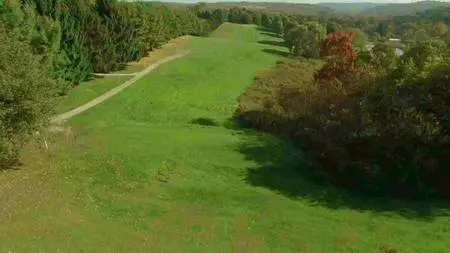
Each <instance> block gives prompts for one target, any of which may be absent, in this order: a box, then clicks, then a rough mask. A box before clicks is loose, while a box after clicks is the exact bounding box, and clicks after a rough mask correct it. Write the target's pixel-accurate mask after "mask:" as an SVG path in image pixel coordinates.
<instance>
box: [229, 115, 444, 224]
mask: <svg viewBox="0 0 450 253" xmlns="http://www.w3.org/2000/svg"><path fill="white" fill-rule="evenodd" d="M241 123H242V122H240V121H239V120H237V119H231V120H229V121H228V122H227V123H226V124H225V125H224V126H225V127H228V128H229V129H233V130H236V131H239V135H240V136H241V143H240V146H239V147H238V148H237V150H238V151H239V152H241V153H242V154H243V155H245V157H246V159H248V160H250V161H252V162H254V163H256V164H257V166H254V167H251V168H248V170H247V176H246V182H247V183H248V184H250V185H253V186H258V187H265V188H267V189H270V190H271V191H274V192H277V193H279V194H281V195H284V196H287V197H289V198H291V199H303V200H306V201H307V203H309V205H311V206H324V207H327V208H330V209H336V210H337V209H353V210H357V211H362V212H367V211H369V212H373V213H375V214H379V215H385V216H401V217H404V218H408V219H417V220H433V219H435V218H436V217H438V216H448V215H449V214H450V212H449V211H450V203H448V202H446V201H444V200H439V199H427V200H420V201H419V200H406V199H398V198H397V199H396V198H385V197H372V196H367V195H362V194H358V193H354V192H349V191H346V190H344V189H342V188H338V187H335V186H333V185H330V184H328V183H326V180H324V178H325V177H324V176H323V175H321V174H320V173H318V172H316V171H314V170H312V167H311V165H310V163H309V162H308V159H307V158H306V157H305V156H304V155H303V153H302V152H301V151H300V150H299V149H297V148H296V147H295V146H294V145H293V144H292V143H290V142H289V141H286V140H281V139H280V138H278V137H275V136H273V135H270V134H266V133H262V132H259V131H256V130H252V129H250V128H249V126H248V125H247V126H246V125H241Z"/></svg>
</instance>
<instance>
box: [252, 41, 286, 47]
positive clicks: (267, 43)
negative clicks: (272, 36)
mask: <svg viewBox="0 0 450 253" xmlns="http://www.w3.org/2000/svg"><path fill="white" fill-rule="evenodd" d="M258 43H259V44H263V45H271V46H278V47H286V43H285V42H284V41H275V40H261V41H258Z"/></svg>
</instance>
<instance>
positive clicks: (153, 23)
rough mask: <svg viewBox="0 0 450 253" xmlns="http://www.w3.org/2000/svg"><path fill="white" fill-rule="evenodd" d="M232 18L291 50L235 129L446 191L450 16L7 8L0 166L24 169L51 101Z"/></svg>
mask: <svg viewBox="0 0 450 253" xmlns="http://www.w3.org/2000/svg"><path fill="white" fill-rule="evenodd" d="M321 8H323V7H321ZM224 22H232V23H238V24H254V25H256V26H259V27H260V29H261V30H264V31H265V32H266V33H268V34H271V35H273V36H274V37H279V38H283V40H284V42H283V46H285V47H287V48H288V49H289V51H290V59H286V60H284V61H281V62H280V63H279V64H278V65H277V66H276V67H275V68H274V69H272V70H270V71H268V72H267V73H264V74H262V75H261V76H258V77H257V78H256V80H255V82H254V84H253V85H252V86H250V87H249V88H248V90H247V91H246V92H245V93H244V94H243V95H242V96H241V97H240V98H239V108H238V109H237V111H236V117H237V119H238V120H239V122H241V123H242V124H244V123H245V125H247V126H252V127H255V128H258V129H261V130H264V131H268V132H271V133H274V134H278V135H281V136H283V137H285V138H289V139H291V140H293V141H294V142H295V143H296V144H297V145H298V146H299V147H301V148H302V149H303V150H304V151H305V152H306V153H307V154H308V155H309V157H310V158H311V160H312V162H313V163H314V164H315V167H316V168H317V171H319V172H320V175H322V177H324V178H326V179H327V180H328V181H330V182H333V183H335V184H339V185H342V186H344V187H347V188H350V189H357V190H362V191H366V192H371V193H376V194H395V195H402V196H423V195H429V194H433V195H440V196H446V197H449V196H450V171H449V170H448V168H449V165H450V164H449V162H448V159H446V157H447V156H448V155H450V139H449V138H450V136H449V130H450V124H449V120H450V115H449V113H448V108H449V106H450V105H449V104H448V103H449V102H448V101H450V93H449V87H448V84H449V80H448V78H449V75H450V73H449V70H450V68H449V67H450V66H448V62H449V61H448V60H449V56H450V55H449V45H450V33H449V32H448V26H449V25H450V8H438V9H429V10H425V11H422V12H417V13H415V14H408V15H404V16H395V17H385V16H361V15H358V16H355V15H341V14H340V15H334V14H333V15H317V13H316V14H311V13H308V14H305V13H290V14H287V13H285V14H283V13H280V12H272V11H264V10H258V9H254V8H244V7H236V6H230V7H214V6H210V5H208V4H204V3H203V4H196V5H164V4H160V3H125V2H119V1H108V0H77V1H69V0H59V1H55V0H5V1H2V2H1V3H0V47H1V50H0V55H1V58H2V59H6V60H2V61H1V62H0V77H1V79H0V88H1V89H0V106H1V107H0V166H2V167H3V166H10V165H11V164H14V163H16V162H17V159H18V154H19V150H20V147H21V146H22V144H23V143H24V142H25V140H26V137H27V136H29V135H30V134H31V133H33V132H34V131H37V130H39V128H40V127H41V126H43V125H45V123H46V121H47V120H48V117H49V116H50V115H51V114H52V108H53V104H54V98H56V97H57V96H59V95H61V94H64V93H66V92H67V91H68V90H69V89H70V88H71V87H74V86H76V85H77V84H79V83H80V82H81V81H83V80H86V79H88V78H89V77H90V76H91V74H92V73H93V72H110V71H115V70H119V69H121V68H123V66H124V65H125V64H126V63H127V62H129V61H136V60H139V59H140V58H142V57H144V56H146V54H147V53H148V52H150V51H152V50H154V49H156V48H159V47H161V46H162V45H163V44H165V43H166V42H168V41H169V40H170V39H172V38H175V37H178V36H182V35H187V34H188V35H194V36H207V35H208V34H209V32H211V31H212V30H213V29H215V28H217V27H218V26H220V25H221V24H222V23H224ZM392 38H398V39H401V43H400V42H399V44H395V43H392V42H391V41H390V39H392ZM369 46H370V47H369ZM396 48H401V49H402V52H403V54H401V55H397V54H396V53H395V49H396Z"/></svg>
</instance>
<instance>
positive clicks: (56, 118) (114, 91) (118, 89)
mask: <svg viewBox="0 0 450 253" xmlns="http://www.w3.org/2000/svg"><path fill="white" fill-rule="evenodd" d="M188 53H189V52H184V53H179V54H176V55H173V56H169V57H167V58H164V59H162V60H160V61H158V62H156V63H154V64H152V65H150V66H148V67H147V68H145V69H144V70H142V71H141V72H138V73H133V74H132V75H134V77H133V78H131V79H130V80H128V81H126V82H125V83H123V84H121V85H119V86H117V87H115V88H114V89H112V90H110V91H108V92H106V93H105V94H103V95H101V96H99V97H97V98H95V99H93V100H91V101H89V102H88V103H86V104H84V105H82V106H79V107H77V108H75V109H72V110H70V111H68V112H65V113H63V114H60V115H57V116H54V117H52V118H51V119H50V122H51V123H60V122H62V121H64V120H67V119H70V118H72V117H73V116H75V115H78V114H80V113H82V112H84V111H86V110H88V109H90V108H92V107H94V106H96V105H98V104H100V103H102V102H103V101H105V100H106V99H108V98H110V97H112V96H114V95H116V94H117V93H119V92H121V91H122V90H124V89H125V88H127V87H128V86H130V85H132V84H133V83H135V82H136V81H137V80H139V79H141V78H142V77H143V76H145V75H146V74H148V73H150V72H151V71H152V70H154V69H155V68H157V67H158V66H160V65H161V64H164V63H166V62H169V61H171V60H175V59H177V58H181V57H183V56H186V55H187V54H188ZM111 75H115V74H111ZM128 75H129V74H128Z"/></svg>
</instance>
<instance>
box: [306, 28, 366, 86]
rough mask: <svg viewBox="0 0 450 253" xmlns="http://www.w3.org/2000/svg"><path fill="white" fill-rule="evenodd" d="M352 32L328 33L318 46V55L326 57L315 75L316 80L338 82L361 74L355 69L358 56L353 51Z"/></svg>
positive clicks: (353, 36)
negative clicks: (350, 75) (324, 62)
mask: <svg viewBox="0 0 450 253" xmlns="http://www.w3.org/2000/svg"><path fill="white" fill-rule="evenodd" d="M355 35H356V34H355V33H354V32H339V33H330V34H329V35H328V37H327V38H326V39H325V40H324V41H322V42H321V44H320V54H321V56H322V57H326V64H325V65H324V66H323V67H322V68H321V69H320V70H319V71H318V72H317V73H316V75H315V78H316V80H318V81H319V82H320V81H325V82H327V81H333V80H340V81H342V78H343V77H344V76H346V75H348V74H354V73H356V74H361V70H360V69H358V68H357V67H356V60H357V59H358V55H357V54H356V52H355V51H354V49H353V44H352V42H353V39H354V38H355Z"/></svg>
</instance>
